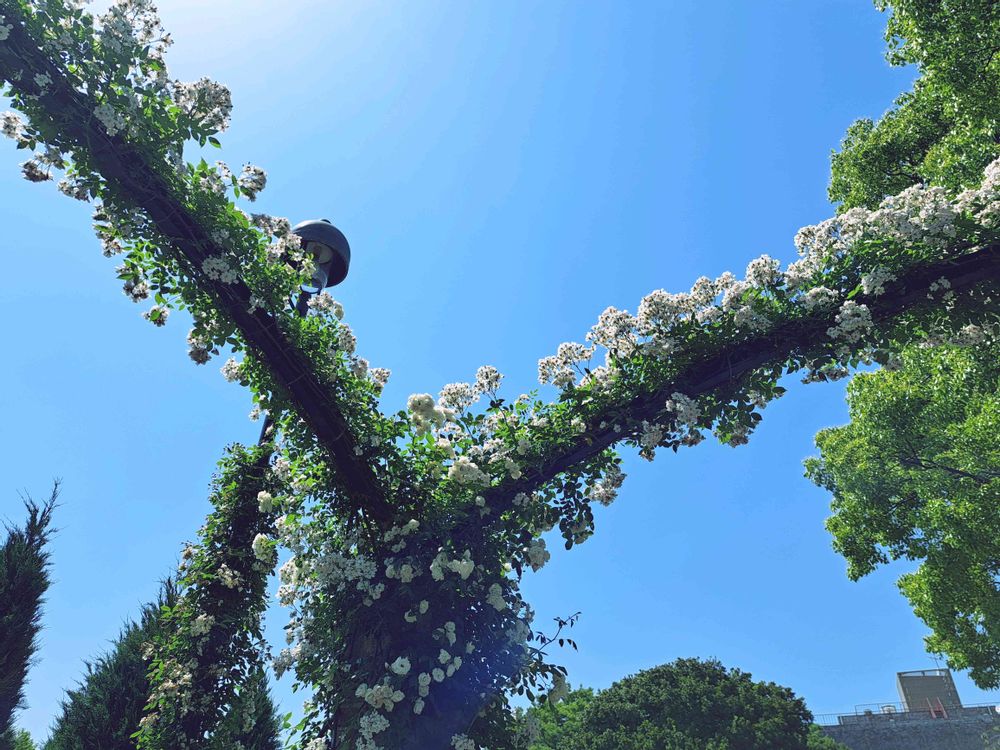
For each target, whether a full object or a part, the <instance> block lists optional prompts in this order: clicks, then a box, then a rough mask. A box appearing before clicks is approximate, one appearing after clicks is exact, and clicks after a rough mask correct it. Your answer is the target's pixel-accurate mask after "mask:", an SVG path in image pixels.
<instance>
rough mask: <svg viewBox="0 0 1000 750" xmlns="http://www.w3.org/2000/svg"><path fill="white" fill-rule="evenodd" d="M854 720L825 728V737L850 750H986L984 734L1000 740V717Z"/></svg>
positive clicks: (861, 718)
mask: <svg viewBox="0 0 1000 750" xmlns="http://www.w3.org/2000/svg"><path fill="white" fill-rule="evenodd" d="M851 718H852V719H854V721H851V722H849V723H846V724H835V725H833V726H825V727H823V733H824V734H826V735H827V736H828V737H832V738H833V739H835V740H836V741H837V742H840V743H843V744H844V745H846V746H847V747H849V748H850V750H986V749H987V742H986V741H985V740H984V739H983V735H984V734H987V733H990V736H994V735H996V736H998V737H1000V717H998V716H996V715H994V716H990V715H988V714H985V713H971V714H964V715H959V716H955V715H954V714H953V713H951V712H949V718H947V719H932V718H930V717H929V716H917V717H913V716H912V715H910V716H908V717H907V718H902V717H895V718H891V719H890V718H888V717H885V716H881V715H878V714H876V715H874V716H872V717H864V716H859V717H851ZM997 747H1000V745H997Z"/></svg>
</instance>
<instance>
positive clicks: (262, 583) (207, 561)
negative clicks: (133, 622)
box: [139, 444, 275, 748]
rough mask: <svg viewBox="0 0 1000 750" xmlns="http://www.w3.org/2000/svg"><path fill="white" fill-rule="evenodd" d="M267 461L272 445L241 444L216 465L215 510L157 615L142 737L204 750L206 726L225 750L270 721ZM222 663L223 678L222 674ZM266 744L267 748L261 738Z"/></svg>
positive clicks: (185, 557) (187, 553)
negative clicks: (264, 665)
mask: <svg viewBox="0 0 1000 750" xmlns="http://www.w3.org/2000/svg"><path fill="white" fill-rule="evenodd" d="M270 457H271V446H270V445H269V444H265V445H264V446H258V447H256V448H252V449H248V448H244V447H242V446H238V445H237V446H233V447H231V448H230V450H229V455H228V456H227V457H226V458H225V459H224V460H223V461H222V462H220V472H219V474H218V476H217V477H216V480H215V486H214V492H213V493H212V504H213V506H214V511H213V512H212V513H211V514H210V515H209V517H208V519H207V520H206V523H205V525H204V526H202V528H201V530H200V541H199V543H198V544H195V545H191V546H189V547H187V548H186V549H185V550H184V553H183V554H182V561H181V566H180V570H179V573H178V583H177V595H176V596H175V597H171V598H170V600H169V601H167V602H165V603H164V604H163V606H162V607H161V608H160V612H159V614H158V615H157V623H156V626H155V627H151V631H150V633H149V642H148V645H147V646H144V648H148V649H149V651H150V655H151V657H152V658H151V661H150V664H149V678H150V690H145V691H143V693H142V694H143V695H148V697H149V703H148V709H149V712H148V713H147V715H146V717H145V718H144V719H143V720H142V721H141V722H139V727H140V729H141V732H142V733H141V734H140V736H141V737H144V738H156V739H154V740H153V741H160V742H163V743H164V744H165V745H166V744H167V743H170V744H171V745H172V746H173V747H184V746H185V745H186V744H188V743H190V745H191V746H192V747H199V748H201V747H205V745H203V744H201V743H200V739H201V738H202V737H203V736H204V733H205V732H206V731H207V728H206V725H208V726H211V728H212V731H213V732H214V733H215V735H214V742H215V744H213V745H211V747H216V746H217V747H220V748H224V747H229V746H230V745H229V744H228V743H231V741H232V735H233V733H234V732H242V731H249V730H251V729H252V728H253V727H254V726H255V725H256V724H257V722H258V721H259V720H260V717H261V716H263V717H264V720H265V722H270V719H268V718H267V717H268V716H269V715H270V714H271V712H272V711H271V708H270V704H269V699H267V697H266V681H265V680H264V678H263V676H262V669H261V659H260V653H261V651H262V650H263V646H262V643H263V637H262V635H261V615H262V613H263V610H264V609H265V607H266V602H265V595H266V584H267V576H268V574H269V573H270V572H271V571H272V570H273V568H274V558H275V553H274V550H273V548H272V545H270V544H265V545H263V547H261V545H260V544H259V543H258V542H257V539H258V537H261V538H264V537H265V535H266V534H267V533H273V524H274V516H275V514H274V512H273V510H268V511H265V512H261V511H260V504H261V500H260V496H261V494H262V493H263V494H265V495H266V489H267V488H269V487H271V488H273V482H274V480H273V479H270V471H269V469H268V462H269V460H270ZM223 655H224V656H223ZM222 663H225V664H226V665H227V669H225V670H222V669H220V668H219V665H220V664H222ZM178 696H182V699H181V700H175V698H177V697H178ZM195 708H197V710H192V709H195ZM227 721H228V722H230V723H229V724H228V725H227ZM232 722H235V724H233V723H232ZM227 726H228V729H227ZM262 729H263V727H262ZM263 736H264V737H265V738H267V737H271V738H272V739H273V735H271V734H269V733H268V732H266V731H265V732H264V735H263ZM144 741H150V740H149V739H146V740H144ZM269 741H270V740H265V742H269Z"/></svg>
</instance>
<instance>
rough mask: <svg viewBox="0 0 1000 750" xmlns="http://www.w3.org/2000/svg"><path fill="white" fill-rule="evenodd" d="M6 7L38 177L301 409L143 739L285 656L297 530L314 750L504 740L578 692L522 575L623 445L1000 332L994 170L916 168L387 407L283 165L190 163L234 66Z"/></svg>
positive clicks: (172, 632) (212, 707)
mask: <svg viewBox="0 0 1000 750" xmlns="http://www.w3.org/2000/svg"><path fill="white" fill-rule="evenodd" d="M0 11H2V14H3V16H4V17H3V19H0V75H2V77H3V79H4V80H5V81H6V84H7V93H8V94H9V96H10V98H11V101H12V102H13V106H14V107H15V108H16V109H17V110H19V111H20V113H22V115H23V117H22V116H21V115H17V114H15V113H7V114H6V115H4V116H3V118H2V126H3V132H4V133H5V134H7V135H8V136H10V137H12V138H14V139H15V140H16V141H17V144H18V147H20V148H24V149H26V150H29V151H30V152H31V153H32V154H33V155H32V157H31V158H30V159H29V160H28V161H27V162H26V163H25V165H24V174H25V176H26V177H27V178H28V179H29V180H31V181H35V182H42V181H46V180H48V179H50V178H52V176H53V174H54V173H56V174H58V173H60V172H61V173H62V174H63V179H62V180H61V182H60V183H59V188H60V190H62V192H64V193H66V194H67V195H70V196H72V197H74V198H78V199H81V200H93V201H94V202H95V203H96V204H97V209H96V211H95V229H96V231H97V233H98V236H99V238H100V240H101V243H102V246H103V249H104V252H105V253H106V254H107V255H115V256H120V259H121V266H120V267H119V269H118V275H119V278H121V279H122V280H123V282H124V286H125V291H126V292H127V293H128V294H129V296H131V297H132V298H133V299H134V300H136V301H142V300H146V299H148V298H150V297H152V299H153V302H155V305H153V307H151V308H150V309H148V310H147V311H146V317H147V318H148V319H149V320H150V321H151V322H152V323H154V324H155V325H163V324H165V323H166V322H167V318H168V316H169V314H170V311H171V310H186V311H188V312H190V313H191V315H192V317H193V319H194V328H193V329H192V331H191V333H190V334H189V344H190V351H189V354H190V356H191V357H192V359H193V360H194V361H195V362H197V363H199V364H203V363H205V362H206V361H208V360H209V359H210V358H211V357H212V356H213V355H214V354H217V353H219V352H220V351H221V350H222V349H223V348H226V347H229V348H230V349H231V350H232V351H233V352H235V354H236V355H237V356H239V357H242V361H237V360H235V359H233V360H230V361H229V362H227V363H226V364H225V365H224V366H223V368H222V371H223V374H224V375H225V376H226V377H227V378H228V379H229V380H232V381H234V382H240V383H242V384H244V385H247V386H248V387H249V388H250V390H251V393H252V397H253V399H254V402H255V404H256V405H257V406H258V407H259V408H261V409H266V410H267V411H268V413H269V415H270V417H271V418H272V419H273V430H272V431H271V432H270V433H269V436H268V440H269V441H270V440H273V444H272V443H269V444H268V445H267V446H265V447H263V448H259V449H257V450H256V451H250V450H246V449H236V450H235V452H234V454H233V455H232V456H231V457H230V458H229V459H227V461H225V462H224V464H223V468H222V472H221V475H220V479H219V481H218V482H217V485H216V491H215V494H214V498H213V500H214V502H215V506H216V509H215V511H214V512H213V514H212V516H210V518H209V521H208V523H207V524H206V526H205V528H204V529H203V532H202V537H201V540H200V542H199V544H198V545H195V546H194V547H193V548H192V549H191V550H190V552H189V553H188V554H186V555H185V560H186V563H187V564H186V565H185V570H184V571H183V572H182V576H181V579H180V581H179V585H180V589H181V591H180V599H179V601H178V604H177V605H176V606H174V607H172V608H170V611H169V612H168V613H167V616H168V618H169V621H170V623H171V628H170V629H168V631H167V635H165V636H163V637H162V638H156V639H154V648H153V651H154V653H153V660H152V666H151V672H150V680H151V683H152V686H153V689H152V693H151V700H150V704H149V707H148V708H149V713H148V714H147V716H146V717H145V718H144V720H143V724H142V730H141V734H140V736H139V738H138V739H139V743H140V746H141V747H142V748H143V750H153V749H154V748H167V747H185V746H191V745H193V744H194V743H203V742H204V740H203V738H205V737H211V738H212V741H216V740H218V739H219V738H220V736H221V735H220V732H221V731H222V728H223V727H224V726H225V725H226V722H227V721H230V720H231V717H232V715H233V713H234V707H235V706H236V705H237V700H238V697H239V694H238V690H237V687H238V686H239V685H241V684H243V683H244V682H245V681H246V679H247V678H248V677H249V675H251V674H253V673H254V672H255V671H256V669H257V668H258V662H257V659H258V656H259V653H261V652H262V651H263V650H264V646H263V644H262V643H261V639H260V625H259V614H260V610H261V608H262V607H263V592H264V582H265V580H266V577H267V575H268V574H269V573H270V571H271V569H272V566H273V563H274V560H275V559H276V547H277V546H278V545H281V546H282V547H284V548H286V549H288V550H290V551H291V552H292V557H291V559H290V560H289V561H288V562H287V563H286V564H285V565H284V566H282V569H281V571H280V577H281V582H282V586H281V589H280V591H279V597H280V599H281V601H282V603H283V604H285V605H286V606H288V607H289V608H290V610H291V617H290V621H289V624H288V627H287V634H288V639H289V648H287V649H285V650H284V651H282V652H281V653H280V654H279V655H278V656H277V658H276V659H275V668H276V670H277V671H278V672H281V671H284V670H286V669H294V671H295V675H296V679H297V685H298V686H301V687H303V688H307V689H309V690H311V691H312V697H311V699H310V701H309V703H308V704H307V707H306V711H305V719H304V720H303V723H302V724H301V725H300V726H299V727H298V729H300V730H301V736H300V738H299V742H300V744H301V745H302V746H305V747H307V748H309V750H323V748H326V747H328V746H330V745H333V746H335V747H336V748H338V749H339V748H348V747H349V748H352V750H374V748H377V747H379V746H391V747H401V748H428V747H440V746H442V745H444V744H447V743H448V742H449V741H450V742H451V743H452V745H453V746H454V747H456V748H459V749H460V750H465V748H470V747H473V746H475V745H476V744H487V745H488V744H491V742H492V739H493V738H495V737H499V736H501V735H502V733H503V730H504V723H505V721H506V719H507V717H508V716H509V714H510V705H509V700H508V698H509V695H510V693H511V692H517V693H522V694H524V695H527V696H528V697H529V698H532V697H535V696H536V695H539V694H543V695H547V696H548V697H550V698H553V699H555V698H556V697H558V696H559V695H560V694H561V693H562V691H563V689H564V686H565V680H564V676H563V675H564V670H562V669H561V668H559V667H557V666H554V665H552V664H550V663H548V654H547V649H548V647H549V646H551V645H552V643H553V640H552V639H551V638H547V637H546V636H544V634H541V633H538V632H536V631H535V630H534V629H533V623H532V618H533V615H532V610H531V608H530V606H529V605H528V603H527V602H525V601H524V600H523V598H522V597H521V594H520V590H519V584H520V580H521V577H522V575H523V574H524V573H525V572H526V571H527V570H528V569H531V570H537V569H539V568H540V567H542V565H544V564H545V562H546V561H547V559H548V557H549V553H548V552H547V550H546V543H545V540H544V539H542V535H543V534H544V533H546V532H547V531H549V530H552V529H554V528H556V527H558V528H559V531H560V533H561V535H562V537H563V539H564V541H565V545H566V547H567V548H569V547H572V546H573V545H575V544H578V543H581V542H583V541H585V540H586V539H587V538H588V537H589V536H590V535H591V534H592V533H593V531H594V526H593V511H592V507H591V506H592V503H593V502H595V501H596V502H599V503H604V504H607V503H610V502H611V501H612V500H613V499H614V498H615V496H616V494H617V491H618V488H619V487H620V485H621V483H622V481H623V479H624V476H623V474H622V473H621V471H620V468H619V460H618V458H617V455H616V454H615V452H614V449H615V446H617V445H619V444H625V445H629V446H633V447H635V448H637V449H639V452H640V455H642V456H644V457H645V458H649V459H652V458H653V456H654V455H655V453H656V450H657V448H661V447H667V448H671V449H673V450H677V449H678V448H680V447H681V446H687V445H695V444H697V443H698V442H699V441H701V440H702V439H703V435H704V432H706V431H713V432H714V433H715V434H716V435H717V436H718V437H719V438H720V439H721V440H722V441H724V442H726V443H728V444H730V445H734V446H735V445H740V444H743V443H745V442H746V441H747V440H748V438H749V435H750V433H751V432H752V431H753V429H754V427H755V426H756V424H757V423H758V422H759V421H760V419H761V413H760V410H761V409H762V408H763V407H764V406H765V405H766V404H767V403H768V402H769V401H770V400H771V399H773V398H776V397H778V396H780V395H781V393H782V392H783V389H782V388H781V387H779V386H778V380H779V379H780V377H781V376H782V375H784V374H785V373H787V372H793V371H805V373H806V380H807V381H810V382H811V381H816V380H830V379H836V378H840V377H844V376H846V374H847V373H848V371H849V368H850V367H854V366H857V365H858V364H859V363H862V362H868V363H870V362H872V361H878V362H888V361H891V359H892V356H893V355H892V352H893V351H895V350H897V349H898V348H899V347H900V346H902V345H904V344H905V343H907V342H910V341H913V340H922V339H926V338H927V337H928V336H930V335H934V336H937V337H939V338H943V339H951V338H954V337H956V336H958V337H964V338H969V337H970V336H971V337H975V336H985V335H986V333H984V331H985V329H984V328H983V327H982V326H981V325H980V324H982V323H984V322H990V321H992V320H993V319H994V318H995V315H996V312H997V305H996V303H995V302H994V300H995V299H996V296H995V282H996V280H997V279H998V277H1000V263H998V262H997V260H996V256H997V253H996V248H995V244H994V243H996V241H997V239H998V230H1000V212H998V211H997V207H998V205H1000V163H991V164H990V165H989V166H988V167H987V169H986V171H985V173H984V177H983V180H982V183H981V184H980V185H979V186H978V187H977V188H976V189H971V190H968V191H965V192H963V193H961V194H958V195H955V194H953V193H950V192H948V191H946V190H944V189H941V188H934V189H923V188H921V187H915V188H908V189H907V190H904V191H903V192H901V193H900V194H899V195H895V196H892V197H890V198H887V199H886V200H885V201H883V202H881V203H879V204H878V208H877V209H874V210H866V209H860V208H856V209H854V210H853V211H848V212H846V213H845V214H844V215H843V216H842V217H839V218H834V219H830V220H828V221H825V222H822V223H821V224H819V225H817V226H815V227H807V228H805V229H803V230H802V231H801V232H800V233H799V235H798V236H797V237H796V246H797V247H798V249H799V252H800V254H801V256H802V257H801V259H800V260H798V261H796V262H795V263H793V264H791V265H790V266H789V267H787V268H785V269H782V268H781V267H780V264H779V263H778V262H777V261H775V260H774V259H772V258H770V257H768V256H762V257H760V258H758V259H756V260H753V261H751V263H750V264H749V265H748V267H747V271H746V278H744V279H737V278H736V277H735V276H734V275H733V274H728V273H727V274H723V275H722V276H720V277H719V278H717V279H714V280H713V279H708V278H702V279H699V280H697V281H696V282H695V284H694V286H693V287H692V289H691V291H690V292H685V293H681V294H669V293H667V292H665V291H663V290H658V291H655V292H652V293H651V294H649V295H647V297H645V298H644V299H643V300H642V301H641V302H640V303H639V306H638V310H637V313H636V314H634V315H633V314H631V313H629V312H627V311H624V310H616V309H614V308H609V309H608V310H606V311H605V312H604V313H603V314H602V316H601V318H600V319H599V320H598V322H597V324H596V325H595V326H594V327H593V329H592V330H591V331H590V332H589V333H588V334H587V336H586V342H587V343H586V344H580V343H572V342H567V343H565V344H563V345H562V346H560V347H559V349H558V351H557V352H556V354H555V355H553V356H552V357H547V358H545V359H543V360H542V361H541V362H540V363H539V379H540V381H541V383H542V384H543V385H548V384H553V385H555V386H556V388H557V391H558V396H557V397H556V398H555V400H546V399H545V398H542V397H541V396H540V395H539V394H538V393H529V394H525V395H523V396H521V397H519V398H517V399H515V400H510V399H508V398H506V397H504V396H503V395H502V392H501V379H502V376H501V375H500V373H499V372H497V371H496V370H495V369H494V368H492V367H488V366H484V367H482V368H480V370H479V371H478V372H477V374H476V379H475V382H474V383H452V384H449V385H446V386H445V387H444V388H443V389H442V391H441V393H440V395H439V396H438V398H437V399H435V398H434V397H433V396H432V395H430V394H414V395H413V396H411V398H410V399H409V402H408V404H407V409H406V410H399V411H397V412H395V413H389V414H386V413H383V412H382V411H381V410H380V409H379V404H378V396H379V393H380V391H381V386H382V385H383V384H384V382H385V378H386V377H388V373H386V372H385V371H381V370H379V369H378V368H374V369H373V368H370V367H369V365H368V363H367V362H366V361H364V360H363V359H361V358H360V356H359V355H358V354H357V353H356V345H357V342H356V340H355V337H354V335H353V333H352V331H351V329H350V327H349V326H348V325H347V324H346V323H345V322H344V320H343V308H342V307H341V306H340V305H339V303H337V302H336V301H335V300H333V299H332V298H331V297H329V295H325V294H324V295H318V296H317V297H315V298H314V299H313V300H312V302H311V305H310V307H309V309H308V315H306V316H305V317H299V316H298V315H297V314H296V313H295V312H294V311H292V310H291V309H290V306H289V304H288V302H289V299H290V297H291V295H292V294H293V293H295V292H296V291H297V289H298V287H299V285H300V284H301V283H303V282H306V281H307V280H308V279H309V277H310V274H311V269H310V263H311V261H310V248H309V247H308V246H305V247H303V246H302V243H301V242H299V241H298V239H297V238H296V237H295V236H294V235H293V234H292V233H290V231H289V223H288V222H287V221H285V220H281V219H275V218H273V217H268V216H263V215H255V216H248V215H247V214H246V213H244V212H243V211H242V209H240V208H238V207H237V206H236V204H235V201H236V200H240V199H242V198H248V199H254V198H256V196H257V193H258V192H259V191H260V189H262V188H263V185H264V177H263V172H262V171H261V170H259V169H258V168H256V167H248V168H246V169H245V170H244V172H243V173H242V174H241V175H240V176H238V177H237V176H235V175H233V173H232V172H231V171H230V170H229V168H228V167H227V166H226V165H225V164H224V163H222V162H217V163H216V164H214V165H209V164H208V163H206V162H205V161H204V160H200V161H199V162H197V163H187V161H186V160H185V158H184V149H185V145H186V144H188V143H189V142H190V141H194V142H197V143H198V144H200V145H202V146H204V145H206V144H212V145H218V141H217V139H216V134H217V133H218V132H220V131H221V130H223V129H224V128H225V126H226V123H227V121H228V117H229V114H230V109H231V103H230V100H229V95H228V92H227V91H226V90H225V88H224V87H222V86H220V85H218V84H216V83H214V82H212V81H208V80H207V79H203V80H202V81H198V82H196V83H192V84H188V83H182V82H179V81H174V80H172V79H170V77H169V75H168V72H167V68H166V64H165V58H164V54H165V51H166V47H167V46H168V36H167V35H166V34H165V33H164V32H163V31H162V29H161V28H160V26H159V20H158V18H157V17H156V14H155V9H154V8H153V6H152V5H151V4H150V3H149V2H148V0H119V1H118V2H115V3H113V4H112V6H111V8H110V9H109V10H108V11H107V13H105V14H103V15H101V16H98V17H96V18H95V17H93V16H91V15H90V14H88V13H85V12H83V11H82V9H81V8H80V7H79V5H78V4H77V3H75V2H63V1H62V0H38V1H31V0H0ZM599 355H603V361H604V364H600V365H598V364H595V363H594V357H595V356H599ZM598 361H600V360H598ZM481 403H482V404H484V405H481V406H477V404H481ZM272 447H274V448H276V449H277V453H278V455H277V456H276V457H275V458H273V459H272V458H271V457H270V452H271V449H272ZM557 642H558V641H557ZM664 731H667V730H664Z"/></svg>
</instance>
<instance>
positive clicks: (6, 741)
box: [0, 729, 36, 750]
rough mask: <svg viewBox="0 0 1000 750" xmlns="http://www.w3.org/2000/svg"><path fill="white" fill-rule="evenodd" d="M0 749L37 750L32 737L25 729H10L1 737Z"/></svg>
mask: <svg viewBox="0 0 1000 750" xmlns="http://www.w3.org/2000/svg"><path fill="white" fill-rule="evenodd" d="M0 748H4V750H7V748H11V749H12V750H36V746H35V743H34V741H33V740H32V739H31V735H30V734H28V732H27V731H26V730H24V729H8V730H7V731H6V732H4V733H3V734H2V735H0Z"/></svg>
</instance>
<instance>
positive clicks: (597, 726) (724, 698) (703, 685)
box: [526, 659, 840, 750]
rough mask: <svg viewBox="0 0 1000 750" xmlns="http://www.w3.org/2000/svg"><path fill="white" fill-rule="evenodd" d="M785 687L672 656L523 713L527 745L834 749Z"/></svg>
mask: <svg viewBox="0 0 1000 750" xmlns="http://www.w3.org/2000/svg"><path fill="white" fill-rule="evenodd" d="M811 722H812V714H811V713H810V712H809V711H808V710H807V709H806V707H805V704H804V703H803V702H802V700H801V699H800V698H797V697H796V696H795V694H794V693H793V692H792V691H791V690H789V689H788V688H784V687H781V686H780V685H776V684H775V683H773V682H755V681H754V680H753V679H752V676H751V675H750V674H748V673H746V672H742V671H740V670H739V669H727V668H726V667H724V666H723V665H722V664H721V663H719V662H718V661H715V660H699V659H678V660H677V661H674V662H672V663H670V664H664V665H662V666H659V667H654V668H652V669H647V670H643V671H642V672H639V673H638V674H635V675H632V676H631V677H626V678H625V679H623V680H620V681H619V682H616V683H615V684H614V685H612V686H611V687H610V688H608V689H607V690H603V691H601V692H599V693H597V694H596V695H595V694H594V692H593V691H592V690H589V689H578V690H573V691H571V692H570V693H569V694H568V695H567V696H566V699H565V701H563V702H561V703H559V704H558V705H555V706H553V705H543V706H540V707H536V708H532V709H531V710H530V711H529V712H528V716H527V718H526V723H527V724H529V725H531V728H532V730H533V731H534V732H535V734H536V739H535V740H534V742H533V743H532V744H531V745H530V750H772V749H773V748H778V747H780V748H782V750H837V749H838V748H840V745H838V744H837V743H836V742H834V741H833V740H831V739H829V738H827V737H825V736H824V735H822V733H821V732H819V731H818V729H816V728H815V727H814V725H813V724H812V723H811Z"/></svg>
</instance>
